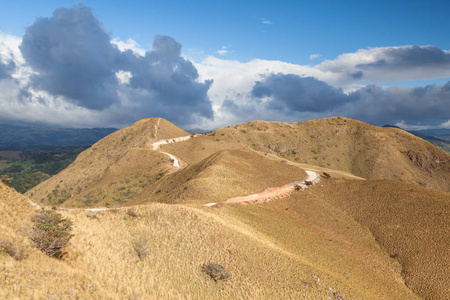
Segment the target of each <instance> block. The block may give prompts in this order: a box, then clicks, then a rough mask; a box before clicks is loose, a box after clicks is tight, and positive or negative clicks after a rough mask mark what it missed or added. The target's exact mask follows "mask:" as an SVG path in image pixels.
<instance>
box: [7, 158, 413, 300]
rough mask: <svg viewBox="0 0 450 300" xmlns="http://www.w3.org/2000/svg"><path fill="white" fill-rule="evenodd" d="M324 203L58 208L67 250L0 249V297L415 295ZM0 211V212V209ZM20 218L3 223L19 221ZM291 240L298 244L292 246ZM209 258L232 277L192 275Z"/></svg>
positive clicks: (363, 235)
mask: <svg viewBox="0 0 450 300" xmlns="http://www.w3.org/2000/svg"><path fill="white" fill-rule="evenodd" d="M222 155H225V154H222ZM219 156H220V154H219ZM225 156H226V155H225ZM223 159H225V160H226V158H223ZM5 189H6V188H5ZM3 190H4V189H3V187H0V195H5V193H3ZM7 193H8V194H7V197H6V199H7V200H6V201H4V199H5V198H0V203H2V202H4V203H6V204H7V205H10V204H12V206H11V208H14V209H15V208H16V207H15V206H14V203H12V201H19V203H20V205H19V206H24V207H25V208H26V211H27V213H31V211H32V207H31V206H29V205H28V204H27V203H26V200H25V199H24V198H23V197H21V196H20V195H17V193H13V191H12V190H11V189H9V190H7ZM10 194H14V195H16V196H14V195H13V197H12V198H11V197H10ZM16 197H17V198H16ZM324 203H325V202H322V203H319V204H318V205H316V206H314V204H313V203H310V204H311V205H312V206H314V207H308V208H307V209H305V208H303V209H299V210H296V211H294V210H292V211H291V212H288V211H286V210H285V209H284V206H283V207H281V208H280V209H278V210H274V209H272V208H271V207H269V209H268V208H267V206H260V205H255V206H248V207H246V209H245V210H243V209H242V208H243V207H241V206H237V205H234V206H227V207H225V206H223V207H222V208H219V209H217V208H205V207H201V208H195V207H188V206H182V205H167V204H159V203H151V204H148V205H142V206H139V207H136V208H134V209H133V212H134V216H132V215H131V214H129V213H128V212H127V210H111V211H106V212H98V213H92V212H84V211H81V210H80V211H70V212H68V211H61V213H62V214H63V216H64V217H66V218H69V219H71V220H72V221H73V222H74V232H73V233H74V235H75V236H74V238H73V239H72V241H71V245H70V246H69V247H68V248H67V250H68V251H69V253H70V255H69V256H66V257H65V258H64V259H63V260H57V259H53V258H48V257H46V256H45V255H43V254H42V253H41V252H40V251H37V250H36V249H34V248H33V247H31V246H30V245H28V244H27V243H28V242H27V240H26V239H24V240H23V243H24V244H25V245H26V247H27V253H28V254H29V256H28V257H27V258H26V259H24V260H22V261H14V260H13V259H12V258H9V257H7V256H6V255H4V254H3V253H0V258H1V259H2V264H0V279H1V280H2V281H1V282H2V285H0V297H1V298H5V299H12V298H16V297H17V298H26V299H34V298H36V299H41V298H45V299H48V298H51V299H53V298H55V299H59V298H68V299H71V298H82V299H104V298H107V299H129V298H142V299H180V298H183V299H280V297H281V298H283V299H418V298H417V297H416V296H415V295H414V294H413V293H412V292H411V291H410V290H409V289H408V288H407V287H406V286H405V285H404V284H403V282H402V280H401V277H400V275H399V274H398V272H396V270H397V271H398V269H399V267H398V265H397V264H396V262H395V261H393V260H392V261H391V260H390V259H389V257H388V256H387V254H386V253H384V252H383V251H381V249H380V248H378V247H377V245H376V243H375V240H374V239H373V237H372V236H371V234H370V232H368V230H366V229H365V228H364V227H362V226H360V225H359V224H358V223H357V222H355V221H354V220H352V219H351V218H349V217H348V216H346V215H345V214H344V213H342V212H339V211H331V210H330V208H329V207H325V206H324V205H323V204H324ZM272 204H273V203H272ZM18 211H19V212H20V208H19V210H18ZM298 213H302V214H303V215H308V216H309V218H310V220H309V222H310V223H309V224H303V223H302V222H296V221H295V220H293V218H295V216H297V214H298ZM0 217H2V218H3V217H6V214H5V213H4V212H3V211H0ZM26 218H28V215H22V218H21V219H20V218H16V219H14V220H12V221H11V222H10V223H9V224H10V226H11V227H12V228H16V227H19V226H18V224H20V222H24V221H26ZM334 220H338V221H339V222H340V223H339V226H336V225H335V223H334V222H335V221H334ZM330 221H333V222H330ZM305 225H308V226H310V227H311V228H312V230H310V228H308V227H305ZM1 233H2V234H3V232H1ZM335 234H336V236H337V239H338V240H339V241H338V243H336V244H333V245H331V243H330V242H329V241H328V239H329V237H328V235H333V238H334V235H335ZM136 240H144V241H146V244H145V247H147V248H146V249H147V256H145V257H144V258H142V259H139V258H138V257H137V255H136V252H135V250H134V249H133V244H134V242H135V241H136ZM292 240H295V241H296V242H297V245H302V246H301V247H292V246H291V245H290V244H289V241H292ZM359 252H362V253H363V255H361V254H359V255H356V254H358V253H359ZM3 259H4V260H3ZM208 262H215V263H219V264H221V265H223V266H225V267H226V269H227V270H228V271H229V272H230V274H231V278H230V279H228V280H227V281H223V282H221V281H219V282H214V281H213V280H212V279H211V278H209V277H208V276H207V275H205V274H204V273H202V271H201V266H202V265H203V264H204V263H208Z"/></svg>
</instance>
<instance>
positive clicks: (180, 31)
mask: <svg viewBox="0 0 450 300" xmlns="http://www.w3.org/2000/svg"><path fill="white" fill-rule="evenodd" d="M77 3H78V1H21V0H17V1H8V2H7V3H1V4H0V33H1V34H2V35H1V36H0V37H1V38H0V47H2V48H0V54H2V55H3V56H2V57H1V58H2V60H1V61H0V80H3V84H4V86H5V87H9V89H10V91H9V92H8V93H6V94H7V96H3V99H2V98H1V96H0V104H1V105H2V107H3V109H2V112H0V122H2V123H17V124H20V123H35V124H43V125H54V126H75V127H84V126H88V127H89V126H101V125H102V124H104V126H119V127H122V126H126V125H128V124H130V123H132V122H134V121H136V120H137V119H139V118H142V117H152V116H162V117H166V118H168V119H169V120H170V121H172V122H174V123H176V124H177V125H181V126H184V127H185V128H194V127H205V128H207V129H210V128H215V127H219V126H225V125H229V124H235V123H239V122H244V121H250V120H251V119H252V118H253V119H266V120H277V121H286V122H293V121H302V120H307V119H311V118H320V117H328V116H333V115H345V116H349V117H353V118H356V119H360V120H362V121H365V122H369V123H372V124H376V125H382V124H383V123H392V124H400V125H402V126H404V127H407V128H427V127H449V128H450V120H449V119H450V116H449V115H450V111H449V108H448V107H449V106H450V99H449V98H448V97H449V96H450V95H449V93H450V92H448V90H447V87H449V90H450V84H448V86H447V83H448V82H449V80H450V72H449V70H450V58H449V57H450V52H449V50H450V38H449V34H448V32H450V18H448V16H447V15H448V12H450V2H449V1H282V2H280V1H245V2H244V1H133V2H131V3H132V4H130V2H128V3H127V2H125V1H83V2H82V7H84V8H87V9H90V12H89V13H87V14H84V15H83V18H84V19H80V20H78V19H74V14H71V13H70V11H72V12H74V10H76V9H80V7H81V6H80V5H79V6H74V5H77ZM59 8H65V10H66V12H67V14H64V15H63V16H62V17H61V18H72V19H71V21H70V22H69V23H70V24H69V23H67V26H68V27H67V28H66V27H64V28H65V29H64V30H67V32H68V34H67V37H70V38H61V32H59V31H58V32H57V30H56V29H55V28H56V27H57V26H61V25H57V23H58V22H56V21H55V20H56V19H55V17H54V16H53V12H54V11H55V10H57V9H59ZM39 17H43V18H45V19H46V20H50V21H49V22H48V23H49V24H47V25H45V24H43V23H42V22H41V23H42V24H41V23H39V19H38V18H39ZM91 17H92V18H91ZM77 18H78V17H77ZM52 20H53V21H54V22H53V21H52ZM92 20H96V21H97V22H98V26H99V27H98V28H100V29H98V30H99V31H103V32H100V33H99V32H97V33H98V34H99V36H96V35H94V34H93V33H92V32H90V31H89V30H86V31H83V32H81V33H80V32H79V31H76V30H75V29H73V28H75V27H76V26H77V25H76V24H78V23H77V22H78V21H79V22H91V23H86V24H94V23H95V22H94V21H92ZM92 22H94V23H92ZM51 24H53V25H51ZM64 24H66V23H64ZM94 25H95V26H97V25H96V24H94ZM52 26H53V27H52ZM71 26H72V27H71ZM95 26H94V27H95ZM31 29H33V30H31ZM103 33H104V34H103ZM46 34H48V35H49V36H50V35H51V39H52V42H51V44H48V45H47V44H46V45H36V43H40V42H42V40H43V39H44V40H45V39H46V38H47V37H48V36H46ZM52 34H53V35H52ZM62 35H64V34H62ZM161 36H162V37H164V36H166V37H170V38H171V39H164V38H158V37H161ZM57 37H58V38H59V39H60V40H56V39H57ZM99 37H101V38H104V39H105V40H106V39H110V40H111V44H113V46H114V47H115V48H119V49H120V53H119V52H117V53H115V52H114V51H115V50H114V49H110V47H109V46H110V45H109V42H108V41H106V42H105V43H106V44H105V43H104V44H101V45H100V44H98V45H96V44H95V43H94V42H92V40H93V39H97V38H99ZM101 38H100V39H101ZM23 40H25V41H27V43H26V45H25V44H24V43H22V41H23ZM1 41H3V43H2V42H1ZM74 41H82V43H88V42H89V43H93V44H92V45H91V46H87V47H86V49H88V50H86V51H85V52H83V53H81V52H80V53H73V49H70V47H65V46H64V47H62V46H61V45H63V44H62V43H64V42H68V43H69V42H70V43H73V42H74ZM155 41H156V42H155ZM86 45H87V44H86ZM177 45H180V47H181V49H180V51H181V52H179V53H178V52H177V51H178V50H176V49H178V48H177V47H178V46H177ZM38 46H39V47H43V46H45V47H47V48H45V49H47V50H48V51H49V53H52V55H54V56H52V57H50V58H49V60H48V63H47V64H45V65H43V64H42V63H40V60H42V59H44V58H45V59H48V58H47V56H42V55H41V56H39V53H38V51H39V49H41V48H39V47H38ZM426 46H430V47H426ZM158 47H160V48H161V47H162V48H161V49H165V50H161V51H166V50H167V49H169V48H170V49H172V50H173V51H175V52H173V53H174V56H171V58H170V63H168V65H167V66H169V65H170V66H171V67H173V69H172V71H173V74H167V76H168V77H167V78H166V81H164V82H163V81H161V82H159V81H158V80H160V79H161V78H159V77H158V76H157V74H159V73H157V72H162V69H158V70H154V69H152V65H154V64H155V58H154V57H156V56H157V57H160V59H161V57H163V56H164V55H162V54H161V53H160V52H158V51H154V50H155V49H157V48H158ZM167 47H169V48H167ZM62 48H63V49H66V51H67V53H65V54H61V53H60V52H58V55H59V54H61V56H55V55H56V54H55V52H54V50H55V49H59V50H60V49H62ZM175 48H176V49H175ZM95 49H102V50H95ZM127 49H131V50H133V51H134V53H135V55H136V58H130V57H127V60H126V63H124V62H123V60H124V59H125V58H124V57H125V56H124V53H125V52H126V50H127ZM59 50H58V51H59ZM89 51H91V52H89ZM101 51H105V52H104V53H103V52H101ZM146 51H147V53H153V52H154V53H153V54H155V55H156V56H155V55H153V56H152V57H153V58H151V59H150V58H149V59H147V60H145V59H144V56H142V55H144V54H145V52H146ZM152 51H153V52H152ZM94 52H96V53H97V52H98V53H97V54H98V56H96V55H97V54H95V53H94ZM113 52H114V54H111V53H113ZM107 53H109V54H107ZM158 53H159V54H158ZM177 53H178V54H177ZM69 54H71V55H72V56H69ZM79 55H80V56H79ZM81 55H86V56H81ZM108 55H112V56H117V57H119V56H120V59H121V60H122V63H123V64H122V65H121V66H118V65H117V64H116V62H113V60H104V57H107V56H108ZM158 55H159V56H158ZM78 56H79V57H78ZM88 56H89V57H88ZM73 57H77V60H76V61H79V60H80V59H81V61H84V60H85V62H86V64H85V65H84V66H85V67H84V69H83V64H80V66H79V69H76V70H75V69H68V68H67V66H68V61H70V59H71V58H73ZM94 58H95V59H96V61H95V63H94V64H89V63H87V62H88V61H91V62H92V60H93V59H94ZM63 59H64V60H65V61H61V60H63ZM117 59H118V58H116V60H117ZM74 61H75V60H74ZM97 63H98V64H97ZM158 63H159V62H158ZM146 64H148V69H147V70H144V69H142V68H138V66H144V65H146ZM90 66H97V67H98V68H95V67H92V68H90ZM105 66H107V68H105ZM2 70H3V71H2ZM164 70H165V69H164ZM179 70H184V72H185V73H183V74H181V75H180V74H179V73H180V72H179ZM66 71H67V72H66ZM83 71H84V73H83ZM2 72H3V73H4V74H5V75H3V77H2ZM87 72H90V73H89V74H87ZM108 72H110V73H111V72H113V73H115V74H116V76H117V78H116V77H115V76H112V75H111V74H109V73H108ZM107 73H108V74H107ZM27 74H28V75H27ZM33 74H38V75H33ZM80 74H84V75H80ZM93 74H100V75H99V76H100V77H95V76H94V75H93ZM80 76H82V77H86V78H89V79H87V80H79V78H80ZM101 76H103V77H101ZM174 76H175V77H176V76H178V77H180V76H184V77H183V78H188V80H187V79H186V80H187V81H186V80H185V82H184V83H183V84H181V83H180V81H179V80H178V81H177V80H175V81H173V82H172V81H170V80H172V79H173V78H175V77H174ZM178 77H177V78H178ZM2 78H3V79H2ZM61 78H65V79H67V80H71V81H72V82H73V84H67V85H66V84H65V83H64V82H62V81H61V82H59V83H58V85H57V84H56V83H57V82H58V80H59V79H61ZM130 78H131V79H130ZM308 78H312V79H313V80H310V79H308ZM13 79H14V81H15V82H16V83H17V86H15V87H14V88H13V87H11V82H9V83H8V82H7V81H8V80H13ZM161 80H162V79H161ZM49 82H53V83H54V84H53V85H52V84H51V83H49ZM92 82H94V83H95V84H94V85H92V86H90V84H91V83H92ZM169 85H170V86H171V88H170V89H164V87H165V86H169ZM372 85H373V88H370V86H372ZM430 85H431V86H430ZM105 86H108V89H106V88H105ZM427 86H428V87H427ZM0 87H1V82H0ZM174 89H176V90H177V91H178V92H174ZM258 89H259V90H261V89H263V90H264V91H265V92H264V93H260V92H258ZM74 90H77V91H78V92H73V91H74ZM111 90H112V91H113V92H112V93H109V92H111ZM91 91H92V93H91ZM106 91H108V92H106ZM101 93H106V94H101ZM103 95H106V96H107V97H109V98H108V99H111V100H106V99H103V100H97V99H100V98H102V97H103ZM186 95H187V96H186ZM106 96H105V97H106ZM174 97H177V99H174ZM19 98H20V99H19ZM14 99H16V100H14ZM101 101H103V102H101ZM16 102H17V103H16ZM24 103H28V106H26V105H24ZM419 104H420V106H421V110H418V108H417V107H418V106H419ZM190 107H192V109H189V108H190ZM24 110H25V111H27V113H26V114H22V116H21V114H19V111H21V112H23V111H24ZM181 113H184V114H189V116H183V117H180V114H181ZM49 120H51V121H49ZM118 120H120V121H118Z"/></svg>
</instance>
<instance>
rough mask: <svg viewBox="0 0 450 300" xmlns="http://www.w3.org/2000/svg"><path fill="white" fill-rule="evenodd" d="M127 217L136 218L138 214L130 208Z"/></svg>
mask: <svg viewBox="0 0 450 300" xmlns="http://www.w3.org/2000/svg"><path fill="white" fill-rule="evenodd" d="M127 215H128V216H129V217H132V218H136V217H137V216H138V214H137V213H136V211H135V210H134V209H133V208H130V209H129V210H127Z"/></svg>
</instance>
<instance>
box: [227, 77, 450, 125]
mask: <svg viewBox="0 0 450 300" xmlns="http://www.w3.org/2000/svg"><path fill="white" fill-rule="evenodd" d="M448 99H450V81H449V82H447V83H446V84H441V85H428V86H425V87H416V88H408V87H403V88H401V87H397V86H393V87H389V88H387V89H383V88H381V87H379V86H377V85H373V84H372V85H367V86H365V87H362V88H360V89H358V90H356V91H354V92H352V93H347V94H346V93H344V92H343V91H342V90H340V89H336V88H334V87H332V86H330V85H328V84H327V83H325V82H323V81H320V80H317V79H315V78H312V77H300V76H298V75H293V74H270V75H269V76H265V77H264V79H263V80H261V81H256V82H255V84H254V86H253V89H252V91H251V95H250V97H249V98H248V99H246V101H241V102H240V101H231V100H227V101H224V103H223V104H222V107H221V109H223V110H225V111H230V112H233V113H238V112H239V110H241V109H242V110H244V111H251V110H258V109H260V108H261V107H263V109H264V110H265V111H266V114H267V113H269V112H272V114H273V115H274V116H279V114H280V112H283V114H284V115H286V116H298V117H299V118H300V117H304V116H308V115H309V117H311V116H313V115H317V114H320V115H321V116H322V117H324V116H329V115H341V116H347V117H351V118H355V119H358V120H362V121H365V122H369V123H372V124H376V125H383V124H387V123H389V124H394V123H398V122H400V121H402V122H406V123H409V124H411V123H417V124H432V125H434V126H437V125H439V124H445V123H446V122H448V116H450V106H449V105H448ZM244 113H245V112H244ZM269 114H270V113H269Z"/></svg>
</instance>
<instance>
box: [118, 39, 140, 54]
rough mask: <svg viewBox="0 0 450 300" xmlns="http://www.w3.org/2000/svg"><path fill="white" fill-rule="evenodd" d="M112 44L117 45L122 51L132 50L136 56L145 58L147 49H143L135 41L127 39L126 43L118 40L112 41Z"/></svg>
mask: <svg viewBox="0 0 450 300" xmlns="http://www.w3.org/2000/svg"><path fill="white" fill-rule="evenodd" d="M111 43H112V44H114V45H116V46H117V47H118V48H119V50H120V51H122V52H123V51H126V50H131V51H133V53H134V54H135V55H139V56H144V55H145V51H146V50H145V49H143V48H141V46H140V45H139V44H138V43H137V42H136V41H135V40H133V39H131V38H130V39H127V40H126V41H125V42H124V41H121V40H120V39H118V38H115V39H113V40H111Z"/></svg>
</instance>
